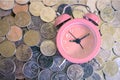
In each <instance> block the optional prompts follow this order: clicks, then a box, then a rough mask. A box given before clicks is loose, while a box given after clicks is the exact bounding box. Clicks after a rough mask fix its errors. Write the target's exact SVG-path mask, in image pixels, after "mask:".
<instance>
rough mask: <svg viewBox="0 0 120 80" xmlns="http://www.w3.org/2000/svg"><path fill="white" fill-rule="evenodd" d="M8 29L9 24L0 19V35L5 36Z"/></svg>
mask: <svg viewBox="0 0 120 80" xmlns="http://www.w3.org/2000/svg"><path fill="white" fill-rule="evenodd" d="M9 29H10V27H9V24H8V23H6V22H5V21H3V20H0V37H3V36H5V35H6V34H7V33H8V31H9Z"/></svg>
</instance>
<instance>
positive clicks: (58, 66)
mask: <svg viewBox="0 0 120 80" xmlns="http://www.w3.org/2000/svg"><path fill="white" fill-rule="evenodd" d="M65 67H66V61H65V62H64V58H62V57H60V56H55V57H53V64H52V66H51V67H50V70H52V71H53V72H57V71H62V70H64V69H65Z"/></svg>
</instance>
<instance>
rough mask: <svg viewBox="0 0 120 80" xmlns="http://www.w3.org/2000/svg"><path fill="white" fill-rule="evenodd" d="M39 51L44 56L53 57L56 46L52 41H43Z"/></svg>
mask: <svg viewBox="0 0 120 80" xmlns="http://www.w3.org/2000/svg"><path fill="white" fill-rule="evenodd" d="M40 50H41V52H42V54H43V55H45V56H53V55H55V53H56V50H57V48H56V45H55V43H54V42H53V41H52V40H44V41H43V42H42V43H41V45H40Z"/></svg>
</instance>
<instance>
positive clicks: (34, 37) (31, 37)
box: [24, 30, 41, 46]
mask: <svg viewBox="0 0 120 80" xmlns="http://www.w3.org/2000/svg"><path fill="white" fill-rule="evenodd" d="M40 39H41V38H40V34H39V32H38V31H35V30H29V31H27V32H26V33H25V35H24V42H25V44H27V45H28V46H35V45H38V43H39V42H40Z"/></svg>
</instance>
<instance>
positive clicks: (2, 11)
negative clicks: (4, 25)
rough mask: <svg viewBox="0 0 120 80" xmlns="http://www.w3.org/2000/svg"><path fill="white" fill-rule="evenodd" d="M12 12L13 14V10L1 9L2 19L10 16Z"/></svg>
mask: <svg viewBox="0 0 120 80" xmlns="http://www.w3.org/2000/svg"><path fill="white" fill-rule="evenodd" d="M11 12H12V11H11V10H3V9H0V17H3V16H7V15H10V14H11Z"/></svg>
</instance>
